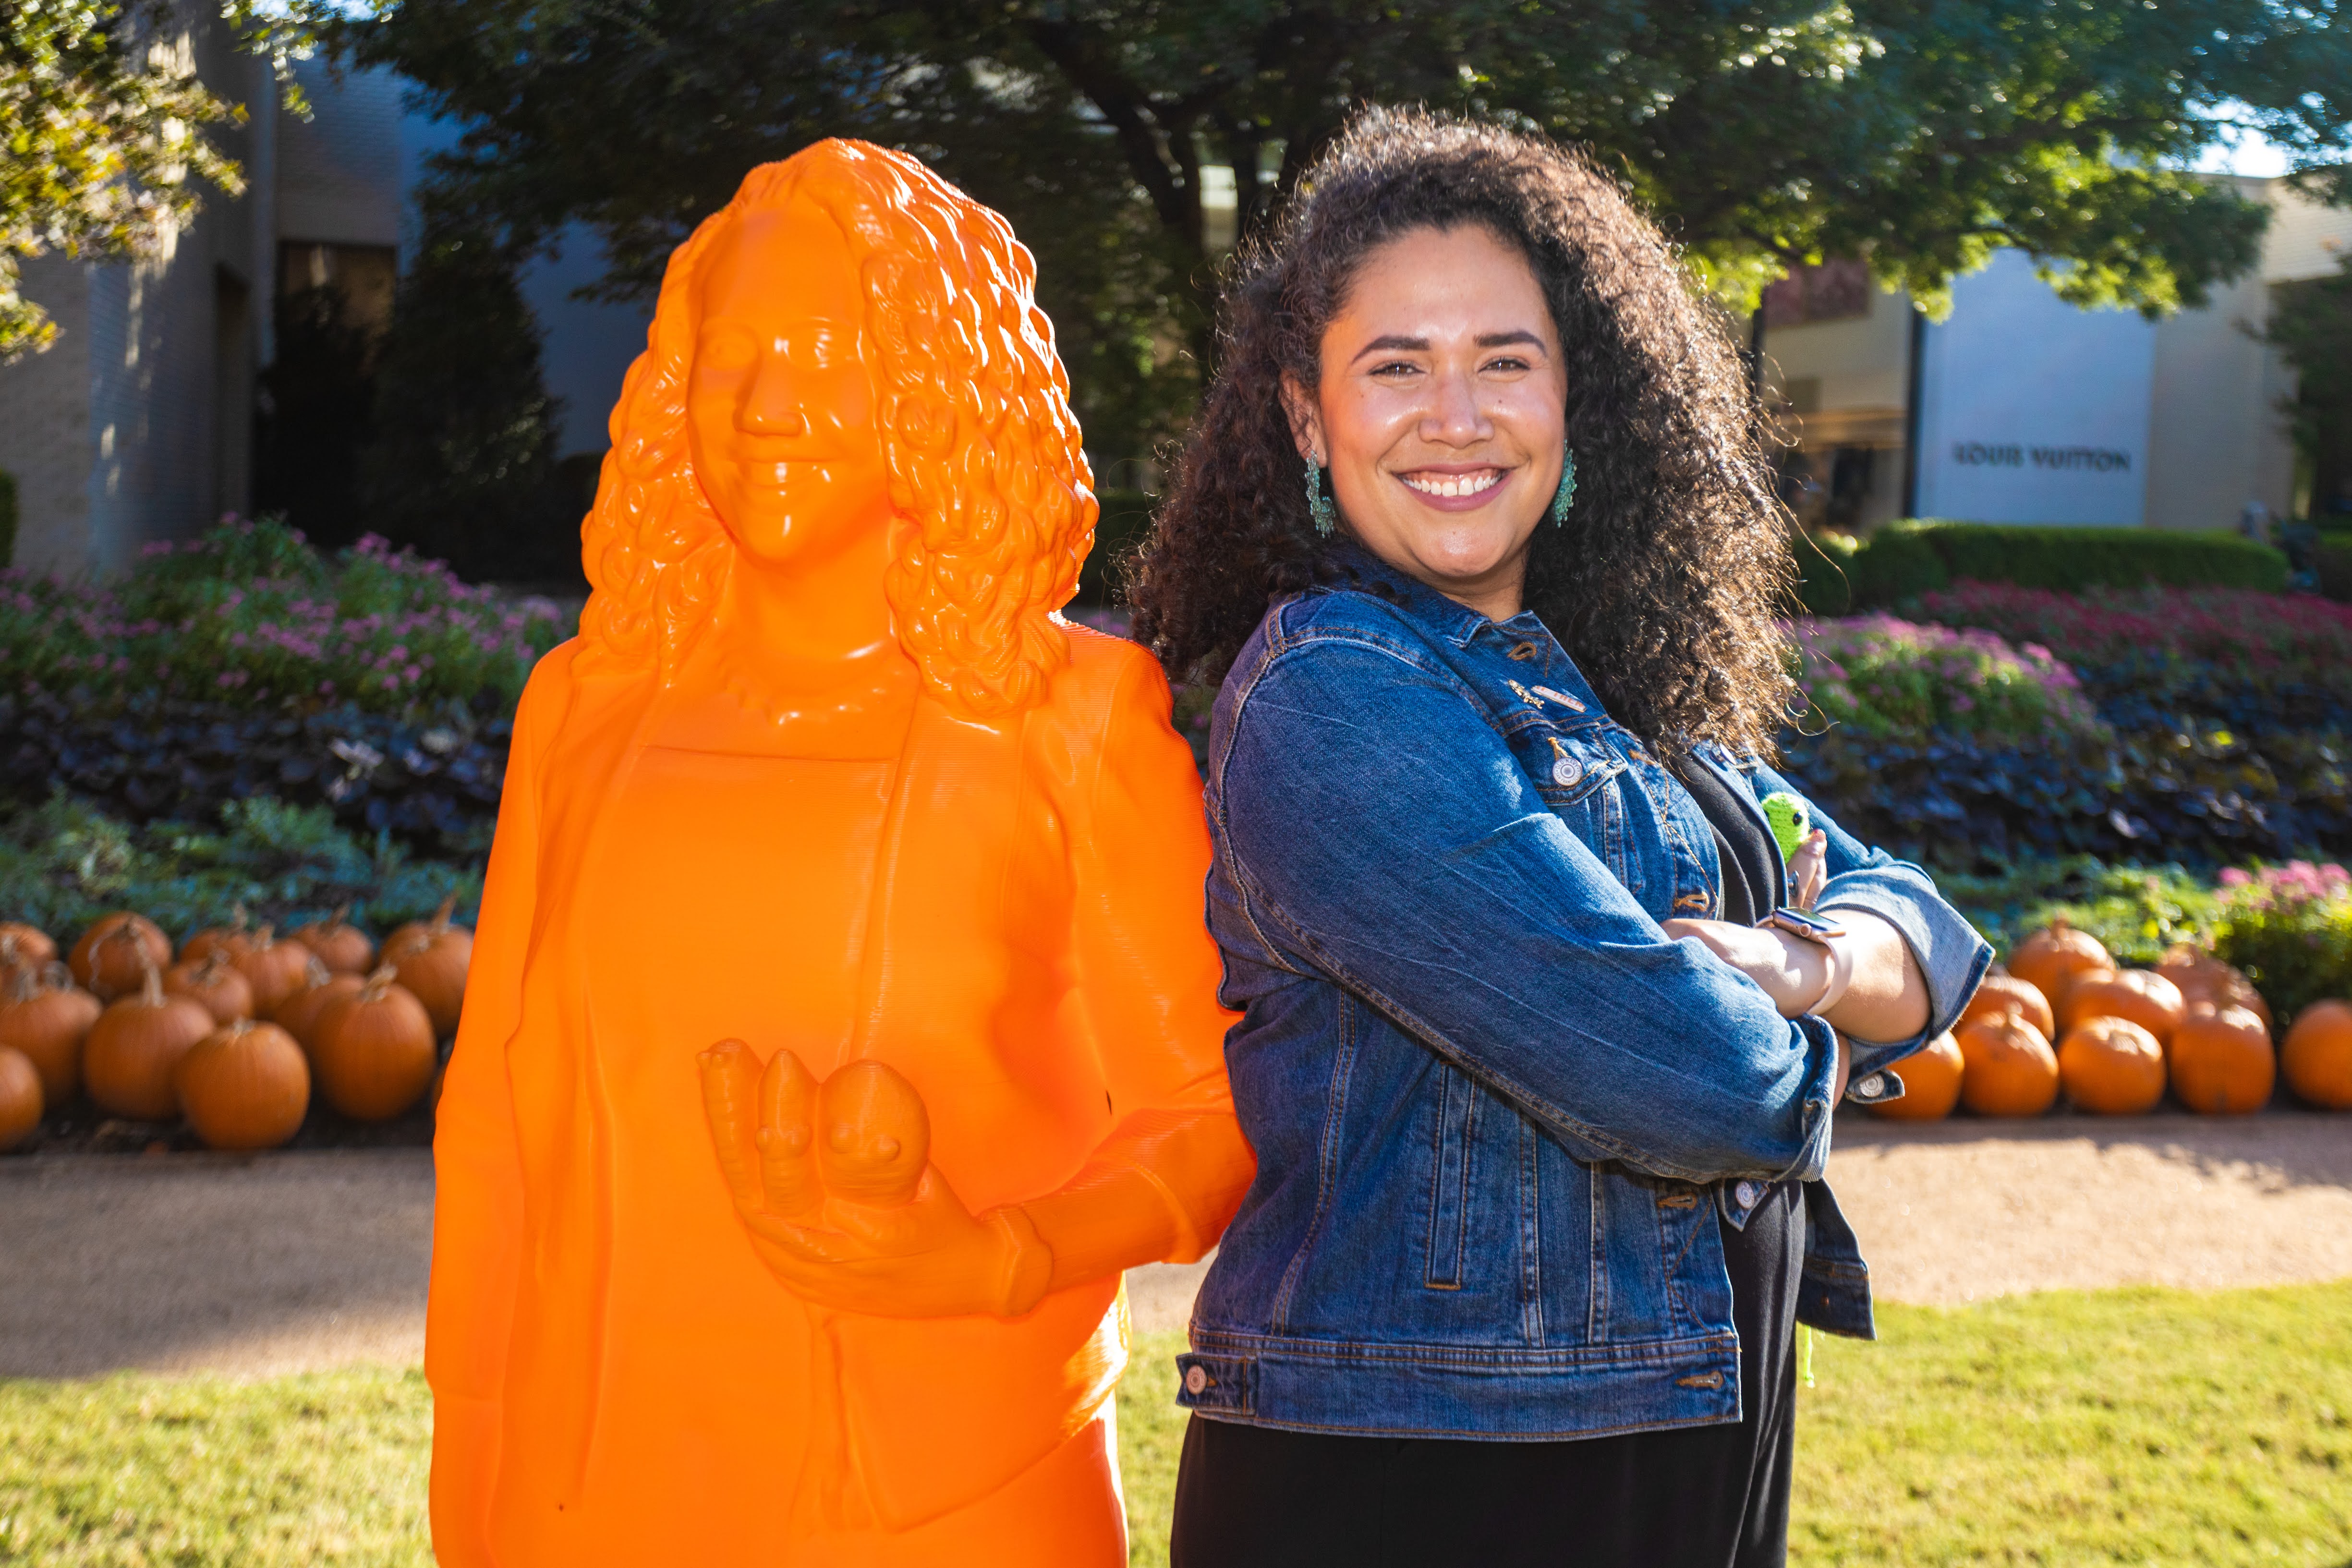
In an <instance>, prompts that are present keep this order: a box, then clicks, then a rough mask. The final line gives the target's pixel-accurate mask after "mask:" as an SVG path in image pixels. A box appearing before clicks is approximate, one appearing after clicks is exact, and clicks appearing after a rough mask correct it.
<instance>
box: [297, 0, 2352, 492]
mask: <svg viewBox="0 0 2352 1568" xmlns="http://www.w3.org/2000/svg"><path fill="white" fill-rule="evenodd" d="M344 38H345V41H346V43H347V44H348V45H350V46H351V47H354V48H356V50H357V52H358V54H359V56H360V57H362V58H364V59H368V60H371V61H377V62H382V63H385V64H389V65H393V66H394V67H397V68H399V69H401V70H403V71H404V72H405V73H407V74H408V75H409V76H411V77H412V78H415V79H416V80H417V81H419V82H420V83H422V84H423V85H424V87H425V89H426V91H427V94H428V96H429V97H430V98H431V99H432V100H433V101H434V103H435V104H436V106H437V107H439V108H441V109H443V110H446V111H448V112H450V113H452V114H454V115H457V117H459V118H460V119H461V120H464V121H465V122H466V123H467V126H468V128H469V129H468V131H467V135H466V138H465V140H464V141H463V143H462V144H461V146H460V148H459V150H458V152H457V154H456V155H455V156H454V157H453V158H452V159H451V160H450V161H449V162H448V164H447V165H446V167H447V170H448V172H449V173H450V174H451V176H452V177H453V178H457V179H460V180H464V181H468V182H471V183H475V184H476V185H477V186H478V188H479V189H480V190H481V191H482V192H483V193H484V199H485V201H486V202H488V204H490V205H492V206H495V207H496V208H497V209H498V210H499V212H500V213H501V214H502V215H503V216H504V217H505V218H506V219H507V220H508V221H509V222H511V223H512V224H513V225H515V226H516V231H517V233H518V234H519V235H523V236H525V237H526V240H527V239H528V236H530V235H543V234H545V233H549V232H551V230H552V228H553V226H554V225H558V224H560V223H562V222H565V221H570V220H573V219H578V220H581V221H584V222H587V223H589V224H591V225H593V226H594V227H595V228H596V229H597V230H598V232H599V233H600V234H601V235H602V236H603V237H604V241H605V243H606V245H607V246H608V247H609V249H610V251H611V254H612V255H613V256H614V270H613V273H612V275H611V277H609V278H608V279H607V284H606V287H607V288H608V289H609V290H611V291H613V292H616V293H629V294H635V293H642V292H643V291H645V290H646V289H647V288H649V287H651V286H652V283H653V281H654V279H655V277H656V275H657V269H658V264H659V259H660V257H661V256H664V255H666V254H667V251H668V250H669V248H670V247H671V246H674V245H675V244H676V243H677V240H678V239H679V238H681V237H682V236H683V235H684V234H685V232H686V231H687V229H688V226H689V225H691V224H692V223H693V222H695V221H696V220H698V218H700V217H701V216H702V215H704V214H707V213H709V212H710V211H711V210H713V209H714V208H715V207H716V206H717V205H718V204H719V203H721V202H723V201H724V200H725V199H726V196H727V195H728V194H729V193H731V191H732V189H733V186H734V183H735V182H736V181H737V180H738V179H740V176H741V174H742V172H743V171H744V170H745V169H747V168H748V167H750V166H751V164H752V163H754V162H761V161H763V160H767V159H772V158H777V157H782V156H784V155H786V154H788V153H790V152H792V151H793V150H794V149H796V148H797V147H799V146H802V145H803V144H805V143H806V142H807V141H809V140H811V139H813V138H814V137H816V136H819V135H824V134H845V135H862V136H866V137H868V138H871V139H873V140H877V141H884V142H887V143H890V144H892V145H896V146H899V147H903V148H905V149H907V150H908V151H909V152H915V153H917V154H918V155H919V156H922V157H924V158H926V159H927V160H929V161H930V162H934V163H935V164H937V165H938V166H939V167H940V169H941V170H942V172H945V173H947V174H948V175H949V177H950V178H952V179H955V180H957V181H958V182H959V183H962V184H964V185H965V186H966V188H968V189H970V190H971V192H972V193H973V194H974V195H976V196H978V197H979V198H981V199H982V200H983V201H987V202H990V203H992V204H995V205H998V206H1000V207H1002V208H1003V210H1004V211H1005V212H1006V213H1007V214H1008V215H1010V216H1011V217H1012V218H1013V222H1014V224H1015V225H1016V227H1017V228H1018V229H1019V230H1020V232H1021V234H1022V235H1023V237H1024V239H1025V240H1026V241H1027V242H1028V243H1029V244H1030V245H1031V246H1032V247H1033V248H1034V249H1035V250H1036V251H1037V252H1038V255H1039V260H1040V273H1041V293H1042V294H1043V295H1045V298H1046V302H1047V306H1048V308H1049V310H1051V311H1052V312H1053V314H1054V316H1055V321H1056V323H1057V325H1058V326H1059V327H1060V328H1061V329H1062V331H1063V333H1064V336H1065V339H1066V341H1067V343H1068V345H1069V346H1070V347H1072V348H1073V349H1074V350H1075V352H1074V353H1073V355H1072V362H1073V371H1074V376H1075V377H1076V379H1077V380H1078V381H1079V382H1081V410H1080V412H1081V417H1082V418H1087V419H1088V420H1089V426H1088V428H1089V430H1090V432H1091V433H1092V434H1094V435H1095V436H1096V439H1097V444H1098V445H1099V444H1101V440H1102V437H1103V435H1104V434H1105V432H1104V431H1103V429H1102V427H1101V425H1100V423H1098V421H1097V408H1096V407H1095V406H1089V405H1090V404H1091V405H1098V406H1099V407H1101V408H1104V409H1116V410H1118V411H1121V412H1120V413H1119V415H1118V417H1119V418H1120V419H1122V420H1124V421H1128V422H1129V423H1132V424H1133V425H1134V426H1135V427H1136V428H1135V431H1134V434H1135V435H1137V436H1141V435H1143V434H1146V429H1145V427H1148V426H1150V425H1151V424H1152V423H1154V422H1155V421H1159V422H1161V423H1165V421H1166V420H1167V419H1169V418H1171V417H1181V411H1182V410H1183V408H1184V407H1186V406H1187V398H1186V396H1185V395H1184V394H1185V393H1186V392H1188V391H1189V382H1190V379H1191V376H1192V373H1193V367H1194V366H1195V365H1197V364H1198V363H1199V362H1201V361H1204V360H1205V358H1206V357H1207V355H1208V353H1209V352H1210V350H1211V348H1212V344H1211V340H1210V337H1209V308H1210V304H1211V301H1212V299H1213V290H1214V263H1215V255H1214V247H1213V246H1212V244H1211V234H1210V225H1211V211H1210V205H1209V204H1208V202H1207V201H1205V200H1204V197H1205V196H1206V195H1207V193H1209V191H1210V188H1211V187H1210V176H1209V173H1208V171H1209V170H1211V169H1213V168H1215V169H1222V170H1229V171H1230V179H1231V181H1232V188H1233V192H1234V205H1235V210H1236V214H1237V221H1238V224H1239V226H1240V229H1241V231H1242V232H1243V233H1244V235H1246V234H1247V233H1249V232H1250V231H1252V230H1254V229H1255V228H1256V227H1257V226H1258V225H1262V224H1263V223H1264V222H1265V220H1266V218H1267V216H1268V214H1270V213H1271V212H1272V210H1273V208H1274V204H1275V203H1276V200H1277V198H1278V197H1279V195H1280V193H1282V192H1284V191H1286V189H1288V187H1289V186H1290V185H1291V184H1292V183H1294V182H1295V181H1296V180H1297V177H1298V174H1299V172H1301V170H1302V169H1303V168H1304V167H1305V166H1306V165H1307V162H1309V161H1310V160H1311V159H1312V157H1313V156H1314V154H1315V153H1316V152H1317V151H1318V149H1319V148H1320V147H1321V146H1322V145H1323V144H1324V143H1325V142H1326V141H1328V139H1329V137H1330V136H1331V135H1332V134H1333V132H1334V131H1336V130H1337V129H1338V127H1339V124H1340V123H1341V121H1342V120H1343V119H1344V117H1345V115H1346V114H1347V112H1348V110H1349V107H1350V106H1351V105H1353V104H1355V103H1358V102H1361V101H1365V100H1368V99H1378V100H1386V101H1398V100H1409V99H1418V100H1422V101H1426V102H1429V103H1432V104H1433V105H1437V106H1441V107H1450V108H1455V109H1461V110H1471V111H1476V112H1484V113H1489V114H1499V115H1504V116H1508V117H1511V118H1514V119H1516V120H1518V121H1520V122H1522V123H1526V124H1530V125H1533V126H1537V127H1540V128H1542V129H1544V130H1547V131H1551V132H1553V133H1555V134H1558V135H1560V136H1563V137H1566V138H1570V139H1572V140H1575V141H1580V142H1583V143H1585V144H1587V145H1589V146H1590V147H1591V148H1592V149H1593V151H1594V152H1595V153H1596V154H1597V155H1598V156H1600V157H1601V159H1603V160H1604V161H1605V162H1607V164H1608V165H1609V166H1611V167H1612V168H1614V169H1616V170H1619V171H1620V172H1622V175H1623V177H1624V178H1625V179H1626V180H1627V182H1628V183H1630V184H1631V185H1633V187H1634V188H1635V189H1636V190H1637V191H1638V192H1639V193H1641V194H1642V195H1643V197H1644V198H1645V199H1646V200H1647V201H1648V202H1649V203H1650V204H1652V206H1653V207H1654V210H1655V211H1657V212H1658V213H1659V214H1660V215H1661V217H1662V219H1663V220H1664V222H1665V224H1666V225H1667V226H1668V229H1669V231H1670V232H1671V233H1672V234H1674V235H1675V237H1676V238H1677V239H1678V240H1679V241H1680V242H1681V243H1682V244H1683V246H1685V253H1686V255H1687V256H1688V257H1689V258H1690V260H1691V262H1692V263H1693V265H1694V266H1695V267H1696V268H1697V270H1698V271H1699V272H1700V273H1701V274H1702V276H1703V277H1705V278H1706V280H1707V282H1708V283H1709V285H1710V286H1711V287H1714V288H1715V289H1716V290H1717V293H1718V294H1719V295H1720V296H1721V297H1722V298H1724V299H1725V300H1726V302H1727V303H1728V304H1731V305H1733V306H1734V307H1736V308H1748V307H1750V306H1752V304H1753V303H1754V300H1755V297H1756V294H1757V291H1758V290H1759V288H1760V287H1761V286H1762V285H1763V284H1764V283H1765V282H1767V281H1769V279H1770V278H1772V277H1776V276H1778V275H1779V273H1780V271H1781V270H1782V269H1783V268H1785V267H1787V266H1789V265H1790V264H1791V263H1796V262H1807V261H1815V260H1819V259H1822V258H1823V257H1825V256H1864V257H1865V258H1866V259H1867V260H1868V262H1869V265H1870V267H1871V268H1872V270H1873V271H1874V273H1875V274H1876V275H1877V276H1878V277H1881V278H1882V279H1884V280H1885V281H1887V282H1890V283H1900V284H1903V285H1906V286H1907V287H1910V288H1911V289H1912V290H1913V291H1914V293H1915V294H1916V295H1918V296H1921V297H1922V298H1925V299H1926V300H1927V302H1928V303H1929V304H1930V305H1931V306H1932V305H1934V304H1936V303H1937V302H1938V301H1939V299H1940V298H1942V297H1943V295H1944V290H1945V288H1946V287H1947V285H1948V281H1949V279H1950V277H1952V276H1954V275H1955V274H1957V273H1959V272H1964V271H1967V270H1969V269H1971V268H1973V267H1977V266H1980V265H1982V263H1983V262H1984V261H1985V260H1986V259H1987V258H1988V257H1989V256H1990V254H1991V252H1992V251H1993V250H1994V249H1996V248H1999V247H2000V246H2018V247H2021V248H2023V249H2025V250H2027V251H2029V252H2030V253H2032V255H2033V256H2035V257H2036V258H2037V259H2038V260H2039V261H2040V262H2041V263H2042V265H2043V267H2044V269H2045V272H2046V274H2047V275H2048V276H2049V277H2051V278H2052V280H2053V283H2055V284H2056V286H2057V287H2058V288H2059V289H2060V291H2061V292H2062V293H2063V294H2065V295H2066V296H2068V297H2069V298H2074V299H2076V300H2078V301H2081V302H2083V303H2086V304H2116V305H2124V306H2129V307H2134V308H2140V309H2142V310H2145V311H2148V312H2151V313H2158V312H2161V311H2164V310H2167V309H2170V308H2174V307H2176V306H2179V305H2183V304H2195V303H2199V302H2201V301H2202V299H2203V298H2205V297H2206V293H2207V290H2208V289H2209V288H2210V287H2211V286H2212V285H2213V284H2214V283H2216V282H2217V281H2220V280H2221V279H2224V278H2227V277H2232V276H2234V275H2235V274H2237V273H2239V272H2241V271H2242V270H2243V269H2244V268H2245V267H2247V266H2249V265H2251V263H2252V259H2253V256H2254V253H2255V247H2256V245H2257V243H2258V240H2259V235H2260V232H2261V228H2262V225H2263V221H2264V216H2265V214H2264V212H2263V209H2261V208H2260V207H2259V206H2258V205H2256V204H2252V203H2249V202H2246V201H2245V200H2243V199H2242V198H2241V197H2240V196H2239V195H2238V194H2237V193H2235V192H2234V191H2233V190H2231V188H2229V187H2228V186H2226V185H2224V184H2221V183H2214V182H2210V181H2204V180H2200V179H2198V178H2196V177H2194V176H2191V175H2189V174H2187V173H2184V172H2181V171H2182V170H2183V168H2184V167H2185V166H2186V165H2187V164H2188V163H2189V162H2190V161H2192V160H2193V159H2194V158H2195V156H2196V155H2197V154H2198V153H2199V152H2201V151H2202V150H2203V149H2204V148H2206V147H2208V146H2210V145H2211V144H2212V143H2213V142H2214V141H2216V140H2217V139H2218V138H2220V137H2221V136H2222V135H2224V134H2225V133H2226V132H2227V131H2229V130H2230V129H2231V127H2232V126H2233V124H2239V123H2243V124H2248V125H2251V126H2252V127H2255V128H2258V129H2260V130H2262V131H2264V132H2266V133H2267V134H2269V135H2270V136H2272V137H2273V140H2277V141H2281V142H2283V143H2284V144H2285V145H2287V146H2289V147H2290V148H2291V149H2293V150H2294V152H2295V153H2296V154H2297V157H2298V160H2299V162H2301V163H2302V164H2304V165H2306V166H2308V167H2311V168H2312V169H2314V170H2323V171H2324V169H2325V166H2326V165H2328V164H2330V163H2331V162H2336V161H2340V160H2341V159H2342V158H2343V157H2344V155H2345V153H2346V152H2347V149H2352V138H2348V137H2347V126H2346V120H2347V110H2348V109H2352V105H2347V101H2346V95H2347V90H2348V89H2352V28H2347V26H2344V25H2343V24H2342V22H2341V21H2340V20H2339V18H2338V16H2337V14H2336V0H2316V3H2315V4H2306V5H2288V4H2285V3H2284V0H2162V3H2161V4H2158V0H2143V3H2142V4H2140V5H2119V4H2116V3H2114V0H1852V3H1851V4H1850V5H1849V4H1840V3H1836V0H1830V3H1826V4H1825V3H1823V0H1749V3H1746V4H1740V3H1736V0H1711V3H1704V0H1685V3H1684V4H1678V5H1645V4H1640V3H1637V0H1580V3H1578V4H1573V5H1566V4H1528V0H1194V3H1192V4H1183V3H1171V0H930V3H929V4H925V5H918V6H913V7H907V6H899V5H887V4H884V3H882V0H856V3H853V4H849V5H816V4H803V3H800V0H608V3H607V4H603V5H596V6H579V5H572V4H569V3H562V0H378V9H377V11H376V12H375V13H374V14H373V17H372V18H371V19H368V20H366V21H364V22H362V23H359V24H356V25H354V26H352V27H351V28H350V29H348V30H347V31H346V33H345V34H344ZM2233 117H2234V119H2233ZM2312 178H2314V179H2315V180H2326V179H2337V180H2340V179H2341V175H2340V173H2336V174H2329V173H2326V172H2319V173H2315V174H2314V175H2313V176H2312ZM2339 189H2340V187H2339ZM1178 347H1182V348H1187V349H1189V350H1191V353H1190V356H1189V359H1187V358H1185V357H1182V356H1177V355H1173V354H1171V350H1172V349H1175V348H1178ZM1114 449H1116V448H1114ZM1128 449H1129V450H1138V449H1139V448H1138V447H1129V448H1128Z"/></svg>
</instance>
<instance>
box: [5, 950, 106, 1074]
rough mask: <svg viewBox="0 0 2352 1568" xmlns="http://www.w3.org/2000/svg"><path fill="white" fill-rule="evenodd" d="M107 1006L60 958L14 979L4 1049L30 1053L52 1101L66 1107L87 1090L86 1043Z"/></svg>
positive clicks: (19, 972)
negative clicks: (84, 1072)
mask: <svg viewBox="0 0 2352 1568" xmlns="http://www.w3.org/2000/svg"><path fill="white" fill-rule="evenodd" d="M104 1006H105V1004H104V1003H102V1002H100V1000H99V999H98V998H96V997H93V996H91V995H90V994H89V992H88V991H85V990H82V989H80V988H78V987H77V986H75V984H74V983H73V976H72V974H71V973H69V972H68V970H67V968H66V967H65V966H64V965H63V964H60V963H58V962H56V961H55V960H52V961H51V962H50V963H49V964H48V966H47V967H46V968H43V969H18V970H17V971H16V973H15V974H13V975H11V976H10V977H8V999H7V1000H6V1001H5V1002H0V1045H5V1046H12V1047H14V1048H15V1049H16V1050H17V1051H22V1052H24V1053H25V1056H26V1059H27V1060H28V1061H31V1062H32V1064H33V1068H34V1071H37V1072H38V1073H40V1075H41V1098H42V1099H43V1100H44V1101H45V1102H47V1103H49V1104H51V1105H62V1104H64V1103H66V1102H67V1101H68V1100H69V1099H71V1098H73V1092H74V1091H75V1090H77V1089H79V1088H80V1087H81V1048H82V1042H83V1041H84V1040H88V1039H89V1026H90V1025H92V1024H94V1023H96V1022H97V1021H98V1015H99V1013H100V1011H101V1010H102V1009H103V1008H104Z"/></svg>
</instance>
